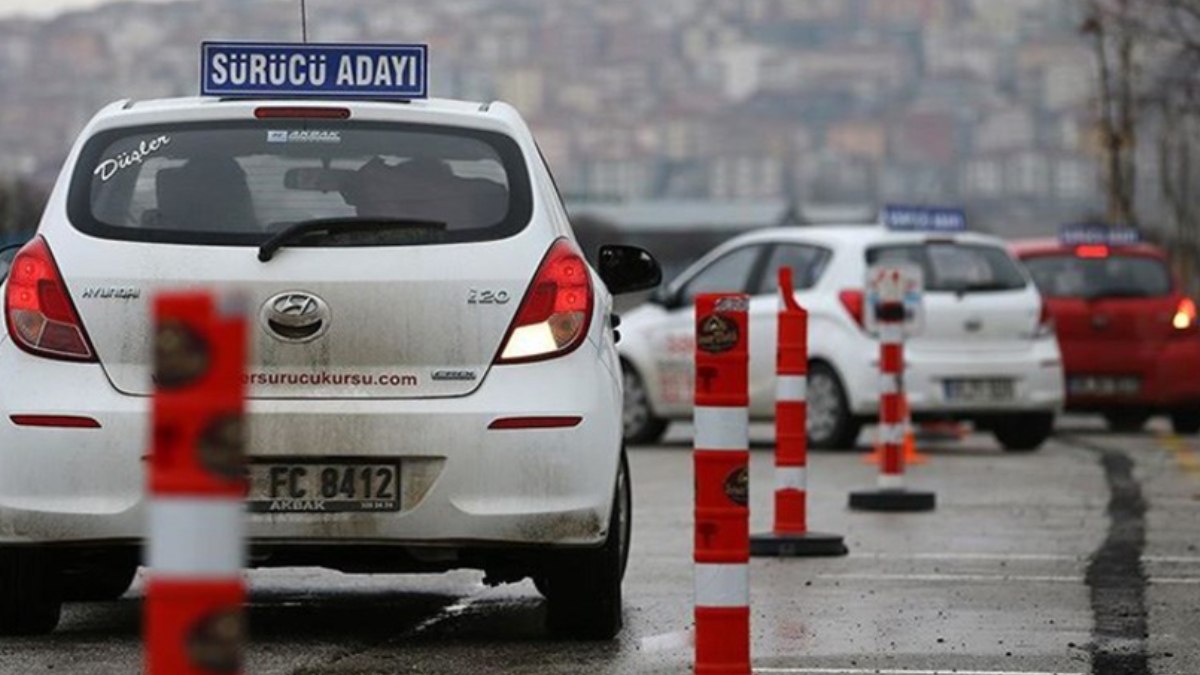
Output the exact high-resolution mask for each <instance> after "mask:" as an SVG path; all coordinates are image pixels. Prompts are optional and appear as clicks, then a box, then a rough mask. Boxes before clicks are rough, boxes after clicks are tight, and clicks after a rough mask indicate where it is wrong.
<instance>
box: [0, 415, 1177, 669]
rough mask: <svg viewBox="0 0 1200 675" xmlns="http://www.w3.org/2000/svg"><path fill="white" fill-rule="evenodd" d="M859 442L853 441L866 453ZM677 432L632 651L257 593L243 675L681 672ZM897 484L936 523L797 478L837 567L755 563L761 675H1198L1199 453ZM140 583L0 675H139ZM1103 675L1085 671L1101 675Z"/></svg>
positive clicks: (1067, 435)
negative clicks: (853, 502) (838, 551)
mask: <svg viewBox="0 0 1200 675" xmlns="http://www.w3.org/2000/svg"><path fill="white" fill-rule="evenodd" d="M753 437H754V438H755V439H756V443H755V445H756V447H757V450H756V452H755V454H754V458H753V467H752V484H751V491H752V508H753V512H752V521H753V524H754V527H753V529H754V531H762V530H765V529H767V527H768V524H769V522H770V517H771V513H770V504H771V501H770V499H771V495H770V489H771V488H770V486H771V484H772V480H771V455H770V450H769V448H770V428H769V427H767V426H761V427H756V428H755V430H754V433H753ZM866 438H867V436H866V435H864V439H866ZM689 439H690V430H689V429H688V428H687V427H686V426H679V425H677V428H675V429H673V430H672V433H671V434H670V435H669V436H668V439H667V442H666V443H664V444H663V445H660V446H656V447H645V448H634V449H632V451H631V460H632V464H633V472H634V490H635V492H634V498H635V520H634V527H635V530H634V539H635V540H634V548H633V551H632V556H631V562H630V568H629V576H628V578H627V580H626V584H625V593H626V603H625V604H626V614H625V619H626V630H625V632H624V633H623V635H622V636H621V638H620V639H619V640H617V641H614V642H612V643H605V644H584V643H573V642H560V641H554V640H552V639H550V638H549V637H547V635H546V633H545V631H544V630H543V628H542V625H541V622H542V609H541V603H540V600H539V597H538V595H537V593H536V591H535V590H534V589H533V587H532V585H531V584H529V582H524V583H522V584H518V585H511V586H505V587H501V588H485V587H484V586H483V585H482V583H481V578H480V575H478V574H474V573H467V572H460V573H453V574H448V575H437V576H349V575H342V574H338V573H333V572H326V571H314V570H271V571H262V572H254V573H252V574H251V575H250V580H251V587H252V593H253V595H252V598H253V606H252V608H251V611H250V620H251V629H252V633H253V643H252V646H251V649H250V654H249V662H248V668H247V672H249V673H255V674H258V673H279V674H284V673H296V674H301V673H343V674H351V673H353V674H365V673H471V674H478V673H529V674H533V673H538V674H542V673H682V672H687V671H688V670H689V666H690V658H691V647H690V646H689V643H688V639H689V637H688V635H689V633H688V629H689V626H690V624H691V612H692V608H691V592H692V591H691V583H692V578H691V459H690V453H689V449H690V446H689V444H690V440H689ZM923 450H924V451H925V452H926V453H927V454H928V455H929V456H930V462H929V463H928V464H926V465H925V466H922V467H918V468H915V469H914V470H913V471H912V472H911V473H910V483H911V484H913V485H914V486H916V487H921V488H926V489H930V490H933V491H935V492H936V493H937V496H938V509H937V511H935V512H933V513H928V514H912V515H881V514H864V513H857V512H851V511H849V510H847V508H846V500H847V494H848V492H849V491H850V490H852V489H858V488H864V487H870V486H872V485H873V481H874V469H873V468H872V467H869V466H867V465H865V464H864V463H863V462H862V454H861V453H819V454H814V455H813V456H812V457H811V458H810V467H811V478H810V489H811V493H812V494H811V498H810V526H811V527H812V529H814V530H822V531H830V532H836V533H839V534H843V535H845V537H846V542H847V544H848V546H849V547H850V550H851V554H850V555H849V556H848V557H844V558H824V559H806V560H804V559H802V560H797V559H792V560H756V561H755V562H754V563H753V564H752V567H751V575H752V577H751V585H752V608H751V611H752V617H753V619H752V620H753V628H752V630H753V649H754V664H755V668H756V672H760V673H809V674H813V675H819V674H824V673H828V674H831V675H855V674H857V673H895V674H897V675H918V674H927V673H935V672H936V673H941V672H947V673H949V672H955V669H957V672H959V673H970V672H974V673H988V674H989V675H991V674H992V673H995V674H1001V673H1002V674H1005V675H1008V674H1009V673H1013V674H1016V673H1022V674H1028V673H1064V674H1066V673H1080V674H1082V673H1092V672H1096V673H1101V674H1103V675H1122V674H1123V673H1130V674H1131V675H1139V674H1141V673H1147V674H1149V673H1154V674H1156V675H1158V674H1172V675H1175V674H1178V675H1195V674H1197V673H1200V550H1198V547H1200V439H1195V438H1189V439H1180V438H1177V437H1174V436H1172V435H1170V434H1169V433H1167V432H1166V428H1165V427H1163V426H1154V425H1152V427H1151V429H1150V430H1149V431H1148V432H1147V433H1144V434H1139V435H1124V436H1118V435H1113V434H1108V433H1105V432H1103V430H1102V429H1101V428H1100V427H1099V425H1098V424H1096V423H1095V422H1092V421H1090V420H1087V419H1086V418H1078V419H1069V420H1067V421H1066V422H1064V423H1063V424H1061V425H1060V434H1059V436H1058V437H1057V438H1056V439H1055V440H1054V441H1053V442H1051V443H1050V444H1048V445H1047V446H1046V447H1044V448H1043V449H1042V450H1041V451H1040V452H1038V453H1036V454H1032V455H1009V454H1005V453H1003V452H1001V451H1000V450H999V449H998V447H997V446H996V445H995V443H994V442H993V441H992V440H991V438H990V437H988V436H971V437H969V438H967V439H966V440H964V441H961V442H951V443H938V444H926V445H924V446H923ZM139 599H140V584H137V585H135V587H134V589H133V590H132V591H131V592H130V593H129V594H127V595H126V597H125V598H124V599H122V600H121V601H119V602H114V603H99V604H90V605H82V604H81V605H71V606H69V607H68V609H67V611H66V613H65V616H64V620H63V623H62V625H61V627H60V629H59V631H58V632H56V633H55V634H54V635H52V636H49V637H42V638H32V639H19V640H15V639H8V640H2V641H0V673H49V672H53V673H64V672H65V673H134V672H137V671H138V669H139V663H140V652H139V650H140V644H139V639H138V637H139V636H138V633H139V620H140V616H139V611H140V606H139ZM1093 668H1095V670H1093Z"/></svg>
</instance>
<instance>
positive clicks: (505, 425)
mask: <svg viewBox="0 0 1200 675" xmlns="http://www.w3.org/2000/svg"><path fill="white" fill-rule="evenodd" d="M582 421H583V418H582V417H578V416H570V417H501V418H499V419H495V420H492V423H491V424H489V425H488V429H493V430H497V429H569V428H571V427H577V426H579V423H580V422H582Z"/></svg>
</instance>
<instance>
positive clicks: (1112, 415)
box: [1104, 410, 1150, 434]
mask: <svg viewBox="0 0 1200 675" xmlns="http://www.w3.org/2000/svg"><path fill="white" fill-rule="evenodd" d="M1104 420H1105V421H1106V422H1108V428H1109V429H1111V430H1113V431H1116V432H1118V433H1127V434H1128V433H1136V432H1138V431H1141V430H1142V427H1144V426H1146V422H1148V421H1150V413H1147V412H1142V411H1139V410H1120V411H1115V412H1108V413H1104Z"/></svg>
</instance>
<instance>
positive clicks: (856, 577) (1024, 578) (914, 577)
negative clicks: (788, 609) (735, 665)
mask: <svg viewBox="0 0 1200 675" xmlns="http://www.w3.org/2000/svg"><path fill="white" fill-rule="evenodd" d="M817 578H818V579H830V580H832V581H930V582H939V581H940V582H954V581H979V582H984V583H999V582H1026V583H1032V584H1037V583H1043V584H1082V583H1084V578H1083V575H1052V574H1045V575H1037V574H941V573H937V574H855V573H845V574H818V575H817ZM1146 581H1147V582H1149V583H1151V584H1158V585H1161V586H1169V585H1173V584H1175V585H1186V586H1194V585H1200V577H1150V578H1148V579H1147V580H1146Z"/></svg>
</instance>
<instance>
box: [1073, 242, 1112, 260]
mask: <svg viewBox="0 0 1200 675" xmlns="http://www.w3.org/2000/svg"><path fill="white" fill-rule="evenodd" d="M1075 255H1076V256H1078V257H1080V258H1107V257H1108V246H1107V245H1105V244H1084V245H1082V246H1079V247H1077V248H1076V249H1075Z"/></svg>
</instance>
